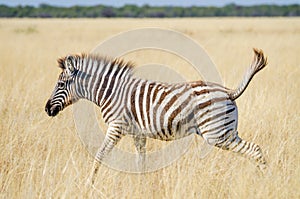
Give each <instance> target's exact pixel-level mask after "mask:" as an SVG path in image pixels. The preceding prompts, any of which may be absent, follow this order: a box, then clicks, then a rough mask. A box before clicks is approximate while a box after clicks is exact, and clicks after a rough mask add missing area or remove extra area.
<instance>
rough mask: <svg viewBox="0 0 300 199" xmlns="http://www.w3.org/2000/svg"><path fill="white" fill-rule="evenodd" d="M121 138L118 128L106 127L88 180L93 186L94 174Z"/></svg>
mask: <svg viewBox="0 0 300 199" xmlns="http://www.w3.org/2000/svg"><path fill="white" fill-rule="evenodd" d="M121 137H122V133H121V130H120V129H119V128H118V127H113V126H112V125H110V126H109V127H108V129H107V133H106V136H105V138H104V141H103V143H102V146H101V147H100V148H99V149H98V151H97V153H96V156H95V160H94V164H93V170H92V173H91V176H90V178H89V179H90V180H89V182H90V181H91V182H92V184H94V182H95V178H96V174H97V172H98V170H99V166H100V164H101V161H102V160H103V159H104V158H105V157H106V156H107V155H108V154H109V152H110V151H111V150H112V149H113V148H114V146H115V145H116V144H117V143H118V141H119V140H120V139H121Z"/></svg>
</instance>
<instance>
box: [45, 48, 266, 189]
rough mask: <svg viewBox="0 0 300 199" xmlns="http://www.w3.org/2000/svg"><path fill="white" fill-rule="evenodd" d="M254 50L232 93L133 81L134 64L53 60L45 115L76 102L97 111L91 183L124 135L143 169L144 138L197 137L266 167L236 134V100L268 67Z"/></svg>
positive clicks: (88, 58)
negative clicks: (102, 127)
mask: <svg viewBox="0 0 300 199" xmlns="http://www.w3.org/2000/svg"><path fill="white" fill-rule="evenodd" d="M253 51H254V58H253V61H252V63H251V65H250V67H249V68H248V70H247V71H246V73H245V75H244V77H243V80H242V82H241V83H240V84H239V86H238V87H237V88H236V89H229V88H226V87H225V86H222V85H219V84H217V83H212V82H205V81H201V80H199V81H192V82H181V83H173V84H168V83H163V82H156V81H150V80H146V79H141V78H138V77H135V76H134V73H133V69H134V64H133V63H132V62H125V61H124V60H122V59H118V58H115V59H113V58H107V57H101V56H99V55H93V54H80V55H78V54H75V55H67V56H65V57H61V58H59V59H58V61H57V62H58V66H59V67H60V68H61V69H62V72H61V73H60V75H59V78H58V81H57V84H56V86H55V88H54V91H53V93H52V95H51V97H50V99H49V100H48V101H47V103H46V107H45V111H46V112H47V114H48V115H49V116H52V117H54V116H56V115H57V114H58V113H59V112H60V111H62V110H63V109H64V108H65V107H67V106H68V105H71V104H74V103H75V102H77V101H78V100H79V99H87V100H89V101H92V102H93V103H95V104H96V105H97V106H99V107H100V110H101V113H102V116H103V119H104V121H105V122H106V124H107V125H108V129H107V132H106V135H105V138H104V141H103V143H102V145H101V147H100V148H99V149H98V151H97V153H96V156H95V159H94V164H93V170H92V174H91V181H92V183H93V184H94V181H95V176H96V174H97V171H98V169H99V166H100V164H101V162H102V160H103V158H105V157H106V156H107V155H108V154H109V152H110V151H111V150H112V149H113V147H114V146H115V145H116V144H117V143H118V141H119V140H120V139H121V138H122V137H123V136H125V135H132V136H133V139H134V144H135V147H136V150H137V152H138V158H139V162H141V165H143V162H144V161H145V153H146V140H147V138H154V139H159V140H164V141H169V140H175V139H180V138H183V137H186V136H189V135H191V134H196V135H200V136H201V137H202V138H203V139H204V140H205V141H206V142H207V143H208V144H209V145H212V146H216V147H218V148H221V149H224V150H229V151H233V152H236V153H238V154H241V155H243V156H246V157H247V158H248V159H250V160H252V161H253V162H255V163H256V165H257V166H258V167H260V168H265V166H266V161H265V158H264V157H263V154H262V150H261V148H260V147H259V146H258V145H257V144H255V143H251V142H248V141H245V140H243V139H241V138H240V137H239V136H238V131H237V124H238V112H237V105H236V103H235V100H236V99H237V98H238V97H239V96H241V95H242V93H243V92H244V91H245V89H246V88H247V86H248V84H249V83H250V81H251V79H252V78H253V76H254V75H255V74H256V73H257V72H258V71H260V70H261V69H263V68H264V67H265V66H266V65H267V58H265V56H264V53H263V51H262V50H258V49H253Z"/></svg>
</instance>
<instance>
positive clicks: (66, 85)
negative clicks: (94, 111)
mask: <svg viewBox="0 0 300 199" xmlns="http://www.w3.org/2000/svg"><path fill="white" fill-rule="evenodd" d="M57 62H58V65H59V67H60V68H61V69H62V72H61V74H60V75H59V78H58V81H57V83H56V86H55V88H54V91H53V93H52V95H51V97H50V98H49V100H48V101H47V104H46V107H45V111H46V113H47V114H48V115H49V116H52V117H54V116H56V115H57V114H58V112H59V111H61V110H63V109H64V108H65V107H67V106H68V105H70V104H72V103H75V102H76V101H77V100H78V97H77V96H76V93H75V88H74V87H75V83H74V82H75V77H76V74H77V71H78V70H77V69H76V67H77V62H78V57H77V56H66V57H64V58H60V59H58V61H57Z"/></svg>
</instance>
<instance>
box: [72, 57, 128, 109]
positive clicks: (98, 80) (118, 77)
mask: <svg viewBox="0 0 300 199" xmlns="http://www.w3.org/2000/svg"><path fill="white" fill-rule="evenodd" d="M96 61H99V60H96ZM90 62H92V63H93V62H95V60H94V61H93V60H92V61H90ZM95 65H96V66H95ZM131 77H132V68H131V67H127V66H126V65H119V64H118V63H116V62H107V63H105V62H100V63H99V64H95V63H93V64H89V62H88V61H87V62H86V67H83V69H81V71H79V77H78V80H79V81H78V84H79V85H78V87H77V88H78V89H77V91H78V95H79V96H80V98H84V99H87V100H89V101H92V102H94V103H95V104H96V105H98V106H100V107H101V109H103V108H105V107H107V105H108V104H109V103H110V102H111V101H112V100H113V99H114V98H116V96H119V95H120V93H122V92H124V90H125V83H126V82H127V81H129V80H130V79H131Z"/></svg>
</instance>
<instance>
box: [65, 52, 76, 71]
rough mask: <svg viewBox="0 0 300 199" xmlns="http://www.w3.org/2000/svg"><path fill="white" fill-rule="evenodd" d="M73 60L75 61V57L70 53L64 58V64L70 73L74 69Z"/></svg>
mask: <svg viewBox="0 0 300 199" xmlns="http://www.w3.org/2000/svg"><path fill="white" fill-rule="evenodd" d="M74 61H75V58H74V57H73V56H71V55H68V56H67V57H66V60H65V66H66V68H67V69H68V70H69V71H70V72H71V73H73V72H74V71H75V66H74V64H75V62H74Z"/></svg>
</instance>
